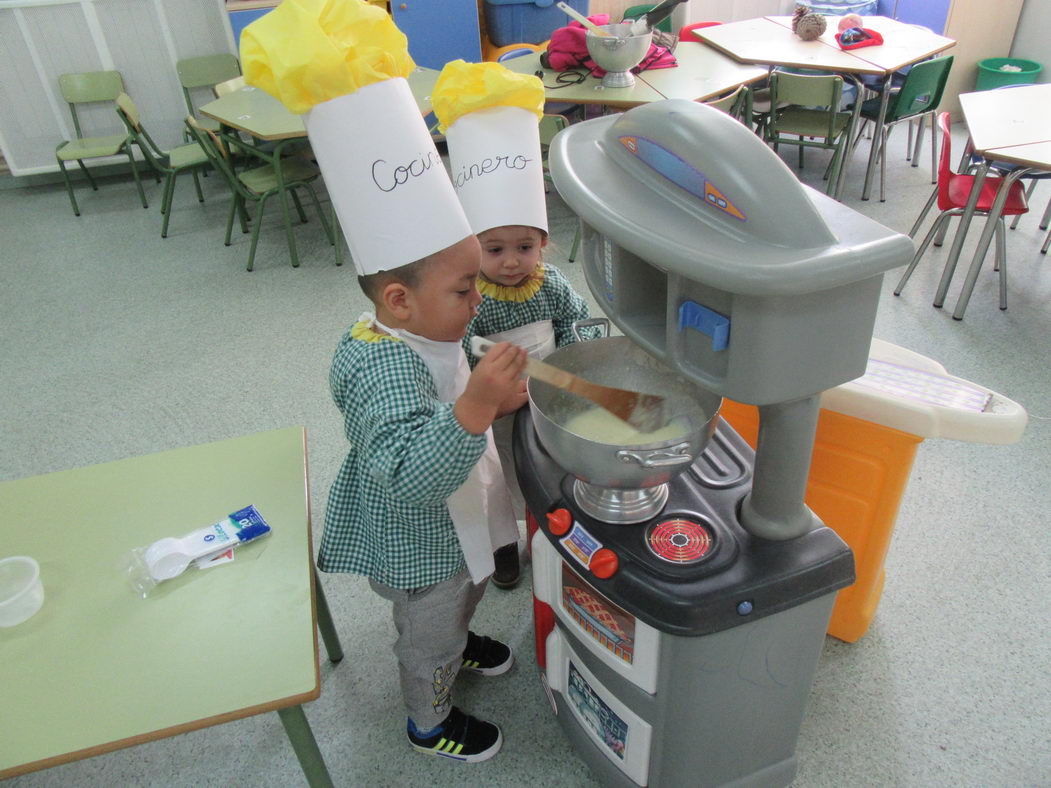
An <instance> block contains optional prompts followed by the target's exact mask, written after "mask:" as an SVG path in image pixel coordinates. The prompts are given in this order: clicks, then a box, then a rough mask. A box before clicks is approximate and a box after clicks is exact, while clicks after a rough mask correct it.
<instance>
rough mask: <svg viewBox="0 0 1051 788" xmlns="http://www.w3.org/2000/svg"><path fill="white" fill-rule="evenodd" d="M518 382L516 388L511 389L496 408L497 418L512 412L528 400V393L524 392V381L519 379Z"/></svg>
mask: <svg viewBox="0 0 1051 788" xmlns="http://www.w3.org/2000/svg"><path fill="white" fill-rule="evenodd" d="M518 384H519V385H518V388H516V389H515V390H514V391H512V392H511V393H510V394H509V395H508V396H507V398H506V399H505V400H504V401H503V402H501V403H500V406H499V407H498V408H497V409H496V417H497V418H500V417H501V416H507V415H509V414H511V413H514V412H515V411H516V410H518V409H519V408H520V407H522V406H523V405H525V404H526V403H527V402H528V401H529V395H528V394H526V382H525V381H524V380H520V381H518Z"/></svg>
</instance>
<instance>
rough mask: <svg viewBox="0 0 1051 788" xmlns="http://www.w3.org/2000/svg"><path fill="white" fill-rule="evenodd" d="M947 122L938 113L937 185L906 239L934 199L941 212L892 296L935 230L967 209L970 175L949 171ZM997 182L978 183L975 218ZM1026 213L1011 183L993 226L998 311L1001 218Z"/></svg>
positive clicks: (986, 207) (1003, 263)
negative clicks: (1000, 211)
mask: <svg viewBox="0 0 1051 788" xmlns="http://www.w3.org/2000/svg"><path fill="white" fill-rule="evenodd" d="M949 122H950V121H949V113H948V112H942V113H941V114H940V115H938V127H939V128H940V129H941V132H942V150H941V158H940V159H939V160H938V186H937V187H936V188H935V190H934V191H933V192H932V193H931V196H930V199H929V200H927V204H926V205H925V206H923V210H922V211H921V212H920V216H919V218H918V219H917V220H916V223H915V224H914V225H912V229H911V230H909V237H910V238H911V237H913V236H915V235H916V231H917V230H919V228H920V225H921V224H923V220H924V219H925V218H926V217H927V213H928V212H929V211H930V209H931V206H932V205H933V204H934V201H935V199H937V200H938V210H939V211H941V213H939V214H938V218H936V219H935V220H934V224H933V225H931V229H930V231H929V232H928V233H927V235H926V237H925V238H924V239H923V243H921V244H920V246H919V248H918V249H917V250H916V254H915V256H914V257H913V258H912V262H911V263H909V267H908V268H907V269H905V274H904V275H903V276H902V277H901V281H900V282H898V286H897V287H896V288H894V295H901V291H902V289H903V288H904V287H905V283H906V282H908V281H909V277H910V276H912V272H913V271H914V270H915V269H916V264H917V263H919V261H920V258H921V257H922V256H923V253H924V252H925V251H927V247H928V246H930V243H931V241H932V240H933V239H934V237H935V236H936V235H938V231H939V230H941V229H942V228H943V226H945V223H946V222H948V221H949V219H950V218H951V217H953V216H960V215H961V214H962V213H963V210H964V208H965V207H967V198H968V197H969V196H970V194H971V187H972V186H973V185H974V179H975V176H974V175H958V174H957V173H954V172H953V171H952V170H951V168H950V165H949V159H950V157H951V156H952V137H951V135H950V133H949ZM1001 182H1002V179H1000V178H995V177H992V176H988V177H986V179H985V181H984V182H983V183H982V191H981V194H980V195H979V196H978V204H977V206H975V215H976V216H977V215H978V214H982V215H984V216H988V215H989V211H990V209H992V207H993V201H994V200H995V199H996V192H997V191H998V190H999V188H1000V184H1001ZM1028 210H1029V206H1028V204H1027V203H1026V199H1025V189H1024V188H1023V186H1022V184H1021V183H1019V182H1017V181H1015V182H1014V183H1012V184H1011V187H1010V191H1009V192H1008V193H1007V201H1006V202H1005V203H1004V208H1003V212H1002V213H1001V214H1000V217H999V219H998V221H997V225H996V266H995V267H996V270H999V271H1000V308H1001V309H1007V249H1006V241H1005V240H1004V239H1005V230H1004V217H1005V216H1017V215H1018V214H1023V213H1026V212H1027V211H1028Z"/></svg>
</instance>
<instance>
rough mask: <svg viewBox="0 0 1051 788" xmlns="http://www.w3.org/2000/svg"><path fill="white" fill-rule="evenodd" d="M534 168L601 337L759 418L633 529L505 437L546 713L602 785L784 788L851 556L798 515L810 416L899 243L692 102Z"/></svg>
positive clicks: (561, 150)
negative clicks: (519, 509)
mask: <svg viewBox="0 0 1051 788" xmlns="http://www.w3.org/2000/svg"><path fill="white" fill-rule="evenodd" d="M551 163H552V174H553V177H554V182H555V186H556V187H557V188H558V190H559V192H560V194H561V195H562V197H563V199H565V201H566V202H567V204H568V205H569V206H570V207H571V208H572V209H573V210H574V211H575V212H576V213H577V214H578V215H579V216H580V217H581V220H582V222H583V227H584V243H585V257H584V260H583V263H582V265H583V269H584V272H585V276H586V279H587V282H588V286H589V287H590V289H591V291H592V293H593V295H594V296H595V297H596V299H598V300H599V302H600V303H601V304H602V306H603V309H604V311H605V312H606V313H607V315H608V316H609V318H610V319H611V320H612V322H613V323H614V324H616V326H617V327H618V328H620V330H621V331H622V332H623V333H624V335H625V336H626V337H628V338H629V339H631V340H632V341H633V342H635V343H636V344H637V345H638V346H639V347H641V348H643V349H644V350H645V351H647V352H648V353H649V354H651V355H652V356H653V357H654V358H656V359H658V360H660V361H661V362H663V363H664V364H665V365H666V366H667V367H670V368H671V369H672V370H674V372H675V373H677V374H678V375H680V376H681V377H682V378H684V379H686V380H688V381H691V382H692V383H695V384H698V385H700V386H701V387H703V388H705V389H707V390H708V391H710V392H714V393H716V394H718V395H720V396H726V397H731V398H733V399H735V400H737V401H739V402H744V403H751V404H756V405H758V406H759V412H760V435H759V441H758V447H759V449H758V451H757V452H756V453H754V454H753V452H752V451H751V449H750V448H749V447H748V446H747V444H745V443H744V441H743V440H741V438H740V437H739V436H738V435H737V434H736V433H734V432H733V430H732V429H730V428H729V427H728V425H726V424H719V425H718V428H717V430H716V433H715V435H714V437H713V439H712V440H711V442H710V443H709V444H708V446H707V448H706V449H705V451H704V453H703V454H702V455H701V456H700V458H699V459H698V460H697V461H696V462H695V463H694V464H693V465H692V466H691V467H690V468H689V469H688V470H687V471H686V472H685V473H682V474H680V475H679V476H678V477H677V478H674V479H673V480H672V481H670V482H669V483H668V485H667V499H666V500H665V501H664V502H663V506H662V507H661V508H660V510H659V511H658V512H657V513H656V514H655V515H654V516H652V517H650V519H648V520H646V521H645V522H642V523H639V524H635V525H624V524H611V523H609V522H604V521H603V520H602V519H599V518H595V517H592V516H591V515H589V514H588V513H587V512H588V511H589V510H590V511H595V509H594V508H593V507H589V506H587V505H585V506H581V500H580V499H579V498H578V496H579V494H580V485H578V483H577V481H578V480H577V479H576V478H574V475H573V472H572V469H570V468H564V467H561V466H560V465H559V464H558V463H557V462H556V461H555V460H554V459H553V458H552V455H551V454H550V453H549V452H548V451H547V449H545V447H544V445H543V444H542V443H541V440H540V438H539V437H538V433H537V430H536V429H535V427H534V424H533V416H532V415H530V414H528V413H525V412H523V413H522V414H521V415H520V416H519V417H518V420H517V423H516V430H515V464H516V470H517V474H518V477H519V482H520V484H521V487H522V490H523V494H524V496H525V499H526V503H527V506H528V509H529V523H530V545H531V548H532V554H533V587H534V598H535V600H534V612H535V625H536V645H537V659H538V662H539V664H540V667H541V668H542V671H543V677H544V682H545V689H546V691H547V693H548V697H549V699H550V700H551V704H552V708H553V710H554V711H555V713H556V714H557V716H558V720H559V723H560V724H561V725H562V727H563V728H564V730H565V732H566V734H567V736H568V738H569V739H570V740H571V741H572V742H573V743H574V746H575V747H576V749H577V751H578V752H579V754H580V755H581V757H582V758H584V760H585V761H586V762H587V763H588V764H589V766H590V767H591V768H592V769H593V770H594V771H595V772H596V774H597V775H598V776H599V777H600V779H601V780H602V781H603V783H604V784H607V785H616V786H625V787H630V786H634V785H648V786H659V785H663V786H679V785H689V786H701V785H729V784H733V785H742V786H743V785H787V784H788V783H790V782H791V780H792V778H793V776H794V774H795V769H796V767H795V763H796V761H795V743H796V738H797V735H798V731H799V726H800V724H801V721H802V718H803V713H804V710H805V706H806V698H807V695H808V693H809V689H810V685H811V683H812V680H813V675H814V672H815V670H816V668H817V663H818V658H819V656H820V652H821V647H822V644H823V642H824V632H825V629H826V627H827V625H828V618H829V614H830V612H831V608H832V604H833V601H834V598H835V591H836V590H837V589H839V588H842V587H843V586H845V585H848V584H849V583H850V582H852V581H853V559H852V556H851V554H850V551H849V549H848V548H847V547H846V545H845V544H844V543H843V542H842V541H841V540H840V539H839V537H838V536H836V534H835V533H834V532H832V531H831V530H830V529H827V528H825V527H824V526H823V525H822V524H821V523H820V521H819V520H818V519H817V518H816V517H815V516H814V514H813V513H812V512H811V511H810V510H809V509H808V508H807V507H806V505H805V504H804V502H803V496H804V492H805V486H806V480H807V475H808V472H809V463H810V453H811V449H812V446H813V440H814V431H815V427H816V421H817V413H818V399H819V395H820V392H821V391H822V390H824V389H826V388H830V387H833V386H836V385H839V384H840V383H843V382H846V381H848V380H852V379H854V378H856V377H859V376H861V375H862V374H863V373H864V371H865V364H866V361H867V358H868V348H869V343H870V340H871V335H872V326H873V322H874V320H875V311H876V304H877V300H878V295H879V289H880V283H881V280H882V274H883V272H884V271H886V270H888V269H890V268H893V267H896V266H898V265H901V264H903V263H905V262H907V260H908V258H909V257H910V256H911V253H912V244H911V242H910V241H909V240H908V239H907V238H905V237H903V236H901V235H898V234H896V233H893V232H891V231H889V230H887V229H886V228H884V227H882V226H881V225H878V224H877V223H875V222H872V221H870V220H868V219H866V218H865V217H863V216H860V215H859V214H856V213H855V212H853V211H851V210H849V209H847V208H845V207H844V206H842V205H840V204H838V203H835V202H834V201H832V200H830V199H828V198H826V197H824V196H823V195H820V194H818V193H817V192H815V191H813V190H811V189H809V188H807V187H804V186H801V185H800V184H799V183H798V181H797V180H796V178H795V176H794V175H793V174H792V173H791V171H790V170H789V169H788V168H787V167H786V166H785V165H784V164H783V163H782V162H781V161H780V159H779V158H778V157H777V156H776V155H775V154H773V152H772V151H770V150H769V149H768V148H767V147H766V146H765V145H763V143H762V142H761V141H760V140H758V138H756V137H755V136H754V135H753V134H751V133H750V132H749V131H748V130H747V129H746V128H745V127H744V126H742V125H741V124H739V123H737V122H736V121H733V120H732V119H730V118H729V117H728V116H725V115H723V114H722V113H719V112H717V111H715V110H712V109H711V108H708V107H704V106H702V105H698V104H693V103H691V102H685V101H674V100H673V101H664V102H658V103H656V104H651V105H647V106H645V107H639V108H637V109H633V110H630V111H628V112H626V113H624V114H622V115H620V116H616V117H607V118H600V119H597V120H594V121H588V122H585V123H581V124H577V125H574V126H572V127H570V128H569V129H567V130H566V131H564V132H562V133H561V134H560V135H559V136H558V137H557V138H556V139H555V141H554V144H553V146H552V151H551ZM531 385H532V384H531ZM652 393H659V392H652ZM584 503H585V504H587V502H586V501H585V502H584Z"/></svg>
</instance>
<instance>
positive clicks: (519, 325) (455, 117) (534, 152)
mask: <svg viewBox="0 0 1051 788" xmlns="http://www.w3.org/2000/svg"><path fill="white" fill-rule="evenodd" d="M432 100H433V102H434V112H435V114H436V115H437V117H438V121H439V130H441V131H443V132H444V133H445V135H446V143H447V144H448V149H449V165H450V170H451V172H452V180H453V186H454V187H455V188H456V194H457V196H458V197H459V198H460V204H461V205H463V208H464V211H465V212H466V214H467V219H468V221H469V222H470V223H471V229H472V230H473V231H474V232H475V233H477V235H478V240H479V242H480V243H481V246H482V270H481V273H480V275H479V277H478V290H479V292H480V293H481V294H482V303H481V304H480V306H479V308H478V316H477V317H476V318H475V319H474V320H473V321H472V322H471V325H470V327H469V328H468V330H467V336H466V337H465V338H464V347H465V349H466V351H467V354H468V357H469V359H470V360H471V362H472V363H478V361H477V359H474V358H473V356H471V351H470V339H471V337H472V336H483V337H487V338H488V339H491V340H492V341H494V342H505V341H507V342H512V343H514V344H515V345H518V346H519V347H523V348H525V349H526V350H527V351H528V352H529V354H530V355H531V356H533V357H535V358H540V359H542V358H544V356H546V355H548V354H549V353H551V352H552V351H553V350H555V349H556V348H560V347H563V346H564V345H568V344H570V343H571V342H573V340H574V337H573V332H572V326H573V323H574V322H575V321H577V320H586V319H587V318H588V316H589V315H588V306H587V304H586V303H585V301H584V299H583V298H581V297H580V296H579V295H578V294H577V293H576V292H574V290H573V288H572V286H571V285H570V284H569V281H568V280H567V279H566V277H565V276H564V275H563V274H562V272H561V271H559V270H558V269H557V268H555V266H553V265H551V264H550V263H547V262H545V261H544V260H543V255H542V252H543V249H544V247H545V246H547V243H548V234H547V204H546V200H545V195H544V171H543V163H542V160H541V153H540V134H539V126H538V123H539V119H540V118H541V117H543V107H544V87H543V84H542V83H541V82H540V80H539V79H537V78H536V77H534V76H531V75H524V74H516V73H514V72H512V71H509V70H508V69H507V68H505V67H504V66H502V65H500V64H498V63H465V62H464V61H462V60H457V61H453V62H452V63H448V64H446V66H445V68H444V69H442V73H441V76H440V77H439V78H438V83H437V84H436V85H435V88H434V91H433V94H432ZM586 331H587V330H586V329H585V332H586ZM513 422H514V416H513V414H512V415H509V416H505V417H503V418H502V419H498V420H497V421H496V422H495V423H494V424H493V433H494V435H495V437H496V445H497V448H498V450H499V452H500V462H501V464H502V466H503V471H504V478H505V481H506V482H507V486H508V489H509V490H510V491H511V498H512V502H513V505H514V509H515V513H516V514H518V515H519V516H521V515H522V513H523V512H524V510H525V502H524V500H523V498H522V493H521V491H520V489H519V487H518V481H517V479H516V477H515V467H514V460H513V457H512V452H511V432H512V426H513ZM494 560H495V566H496V569H495V571H494V573H493V584H494V585H496V586H498V587H500V588H511V587H513V586H514V585H515V584H516V583H517V582H518V578H519V574H520V570H519V550H518V544H517V543H516V544H514V545H508V546H507V547H504V548H501V549H499V550H497V552H496V555H495V556H494Z"/></svg>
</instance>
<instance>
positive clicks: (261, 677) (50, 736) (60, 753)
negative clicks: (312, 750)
mask: <svg viewBox="0 0 1051 788" xmlns="http://www.w3.org/2000/svg"><path fill="white" fill-rule="evenodd" d="M305 457H306V455H305V433H304V430H303V429H302V428H301V427H292V428H288V429H282V430H274V431H271V432H264V433H260V434H257V435H250V436H247V437H242V438H234V439H232V440H225V441H220V442H218V443H210V444H205V445H202V446H193V447H190V448H184V449H176V450H174V451H166V452H161V453H159V454H150V455H146V456H143V457H133V458H131V459H126V460H119V461H117V462H110V463H105V464H102V465H93V466H90V467H87V468H77V469H75V470H69V471H60V472H58V473H51V474H47V475H45V476H35V477H31V478H27V479H19V480H16V481H9V482H4V483H0V512H3V517H2V518H0V544H2V545H3V554H4V555H29V556H32V557H34V558H35V559H36V560H37V561H38V562H39V563H40V572H41V579H42V581H43V585H44V605H43V607H42V608H41V609H40V611H39V612H38V613H36V615H34V616H33V617H32V618H30V619H29V620H27V621H25V622H24V623H22V624H19V625H18V626H15V627H10V628H4V629H0V688H2V689H0V694H2V697H3V701H2V708H3V712H2V713H0V779H3V778H5V777H11V776H14V775H16V774H22V773H25V772H29V771H34V770H36V769H41V768H45V767H48V766H53V765H56V764H59V763H64V762H67V761H72V760H77V759H79V758H85V757H89V756H91V755H97V754H99V753H101V752H108V751H110V750H115V749H119V748H121V747H127V746H130V745H134V744H138V743H141V742H144V741H150V740H153V739H158V738H163V737H165V736H172V735H175V734H178V733H182V732H184V731H188V730H194V729H196V728H202V727H206V726H208V725H214V724H217V723H219V722H226V721H228V720H231V719H237V718H240V717H245V716H249V715H252V714H258V713H261V712H264V711H269V710H273V709H278V708H283V707H286V706H292V705H297V704H300V703H303V702H305V701H308V700H313V699H314V698H316V697H317V696H318V694H319V691H320V685H319V674H318V662H317V659H318V657H317V638H316V634H315V625H314V621H315V614H314V597H313V568H312V567H313V563H312V558H313V552H312V549H311V538H310V515H309V504H308V501H309V498H308V495H307V485H306V465H305ZM248 504H254V505H255V506H256V508H257V509H258V510H259V512H260V513H261V514H262V515H263V517H264V518H265V519H266V520H267V522H268V523H269V524H270V526H271V527H272V528H273V531H272V532H271V533H270V534H269V535H268V536H265V537H263V538H261V539H260V540H259V541H257V542H253V543H249V544H246V545H244V546H243V547H241V548H238V549H237V550H235V560H234V561H233V562H232V563H229V564H225V565H222V566H217V567H214V568H211V569H206V570H198V569H194V568H190V569H188V570H187V571H186V572H185V573H184V574H183V575H181V576H179V577H177V578H175V579H173V580H169V581H167V582H165V583H162V584H160V585H159V586H157V588H156V589H154V592H153V594H152V595H150V596H149V597H148V598H146V599H142V598H141V597H139V596H137V595H136V594H135V593H134V592H133V591H132V590H131V588H130V586H129V584H128V582H127V580H126V578H125V575H124V572H123V560H122V559H123V557H124V556H125V555H126V554H127V553H128V552H129V551H130V550H131V549H132V548H134V547H145V546H147V545H149V544H151V543H152V542H154V541H156V540H157V539H160V538H162V537H165V536H181V535H183V534H185V533H188V532H189V531H192V530H194V529H196V528H201V527H204V526H207V525H210V524H211V523H214V522H217V521H219V520H221V519H223V518H224V517H225V516H226V515H227V514H229V513H230V512H234V511H236V510H238V509H241V508H243V507H244V506H247V505H248Z"/></svg>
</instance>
